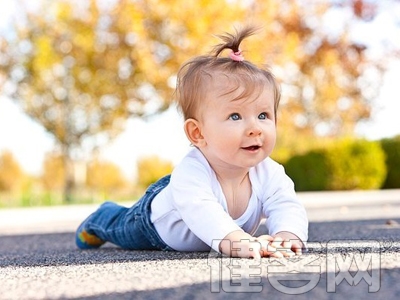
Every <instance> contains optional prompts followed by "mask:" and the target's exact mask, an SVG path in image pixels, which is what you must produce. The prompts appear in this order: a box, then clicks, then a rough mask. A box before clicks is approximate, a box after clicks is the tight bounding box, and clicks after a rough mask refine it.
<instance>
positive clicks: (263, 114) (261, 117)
mask: <svg viewBox="0 0 400 300" xmlns="http://www.w3.org/2000/svg"><path fill="white" fill-rule="evenodd" d="M267 117H268V116H267V113H265V112H263V113H261V114H259V115H258V118H259V119H260V120H265V119H266V118H267Z"/></svg>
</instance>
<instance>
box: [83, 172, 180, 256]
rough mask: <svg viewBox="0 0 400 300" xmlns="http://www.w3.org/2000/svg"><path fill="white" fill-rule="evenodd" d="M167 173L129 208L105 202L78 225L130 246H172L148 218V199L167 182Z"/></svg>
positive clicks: (158, 248) (91, 232)
mask: <svg viewBox="0 0 400 300" xmlns="http://www.w3.org/2000/svg"><path fill="white" fill-rule="evenodd" d="M169 180H170V175H167V176H165V177H163V178H161V179H160V180H158V181H157V182H156V183H154V184H152V185H151V186H149V188H148V189H147V191H146V193H145V194H144V195H143V197H142V198H140V199H139V200H138V202H137V203H135V204H134V205H133V206H132V207H131V208H127V207H124V206H120V205H118V204H116V203H113V202H105V203H104V204H102V205H101V206H100V207H99V209H97V211H95V212H94V213H93V214H91V215H90V216H89V217H88V218H87V219H86V220H85V221H84V222H83V224H82V225H81V227H82V228H83V229H85V230H86V231H87V232H88V233H90V234H94V235H96V236H97V237H99V238H100V239H102V240H103V241H107V242H111V243H113V244H115V245H117V246H120V247H121V248H124V249H130V250H166V251H168V250H173V249H172V248H171V247H169V246H168V245H167V244H165V243H164V241H163V240H162V239H161V238H160V236H159V235H158V233H157V231H156V229H155V227H154V225H153V224H152V223H151V221H150V214H151V202H152V200H153V199H154V197H155V196H156V195H157V194H158V193H159V192H160V191H161V190H162V189H163V188H165V187H166V186H167V185H168V184H169Z"/></svg>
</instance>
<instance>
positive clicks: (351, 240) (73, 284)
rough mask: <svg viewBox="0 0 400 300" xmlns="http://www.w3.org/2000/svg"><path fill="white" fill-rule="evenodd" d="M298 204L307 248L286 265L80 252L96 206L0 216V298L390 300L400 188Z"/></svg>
mask: <svg viewBox="0 0 400 300" xmlns="http://www.w3.org/2000/svg"><path fill="white" fill-rule="evenodd" d="M299 198H300V199H301V201H302V202H303V203H304V205H305V207H306V209H307V212H308V215H309V219H310V227H309V242H308V247H309V249H308V252H307V253H305V254H303V255H302V256H299V257H296V258H293V259H286V258H283V259H270V258H263V259H261V260H252V259H231V258H226V257H221V256H219V255H218V254H217V253H214V252H210V253H205V252H187V253H180V252H161V251H125V250H121V249H119V248H117V247H115V246H114V245H111V244H106V245H104V246H103V247H102V248H100V249H98V250H86V251H83V250H79V249H77V248H76V246H75V244H74V230H75V228H76V226H77V225H78V224H79V223H80V222H81V221H82V220H83V218H85V217H86V216H87V215H88V214H89V213H90V212H92V211H93V210H95V209H96V207H97V205H80V206H66V207H49V208H25V209H7V210H5V209H3V210H0V283H1V284H0V299H210V298H216V299H245V298H252V299H266V298H267V299H292V297H296V299H343V298H344V297H347V298H349V297H350V298H351V299H395V298H399V296H400V285H399V284H398V282H399V281H400V225H399V224H400V190H389V191H371V192H334V193H299ZM130 204H131V203H126V205H130ZM264 230H265V228H264V227H261V228H260V232H262V231H264Z"/></svg>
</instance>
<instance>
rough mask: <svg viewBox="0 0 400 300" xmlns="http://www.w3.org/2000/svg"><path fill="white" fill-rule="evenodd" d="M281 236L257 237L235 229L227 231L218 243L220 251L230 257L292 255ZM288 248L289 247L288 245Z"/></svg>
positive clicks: (256, 257)
mask: <svg viewBox="0 0 400 300" xmlns="http://www.w3.org/2000/svg"><path fill="white" fill-rule="evenodd" d="M282 243H283V240H282V238H281V237H276V238H273V237H271V236H269V235H263V236H260V237H258V238H255V237H253V236H251V235H250V234H248V233H246V232H244V231H242V230H237V231H233V232H231V233H229V234H228V235H227V236H226V237H225V238H224V239H223V240H222V241H221V243H220V245H219V249H220V251H221V253H223V254H225V255H228V256H231V257H243V258H255V259H258V258H261V257H265V256H270V257H283V256H292V255H293V253H290V252H291V251H290V250H288V247H287V246H288V244H287V243H286V242H285V243H286V244H285V243H284V244H283V246H286V247H282ZM289 248H290V247H289Z"/></svg>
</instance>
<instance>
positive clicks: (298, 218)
mask: <svg viewBox="0 0 400 300" xmlns="http://www.w3.org/2000/svg"><path fill="white" fill-rule="evenodd" d="M257 172H258V173H259V174H260V176H259V177H260V178H261V180H260V183H261V189H262V192H261V193H262V194H263V196H262V202H263V212H264V214H265V216H266V217H267V226H268V230H269V234H270V235H274V234H276V233H278V232H280V231H289V232H291V233H293V234H295V235H297V236H298V237H299V238H300V239H301V240H302V241H303V242H306V241H307V239H308V218H307V214H306V211H305V209H304V206H303V205H302V203H301V202H300V201H299V199H298V198H297V196H296V192H295V189H294V183H293V181H292V180H291V179H290V178H289V176H287V175H286V173H285V170H284V168H283V166H282V165H280V164H278V163H276V162H275V161H273V160H272V159H267V160H266V161H265V162H264V163H262V164H261V165H260V166H259V168H258V170H257Z"/></svg>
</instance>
